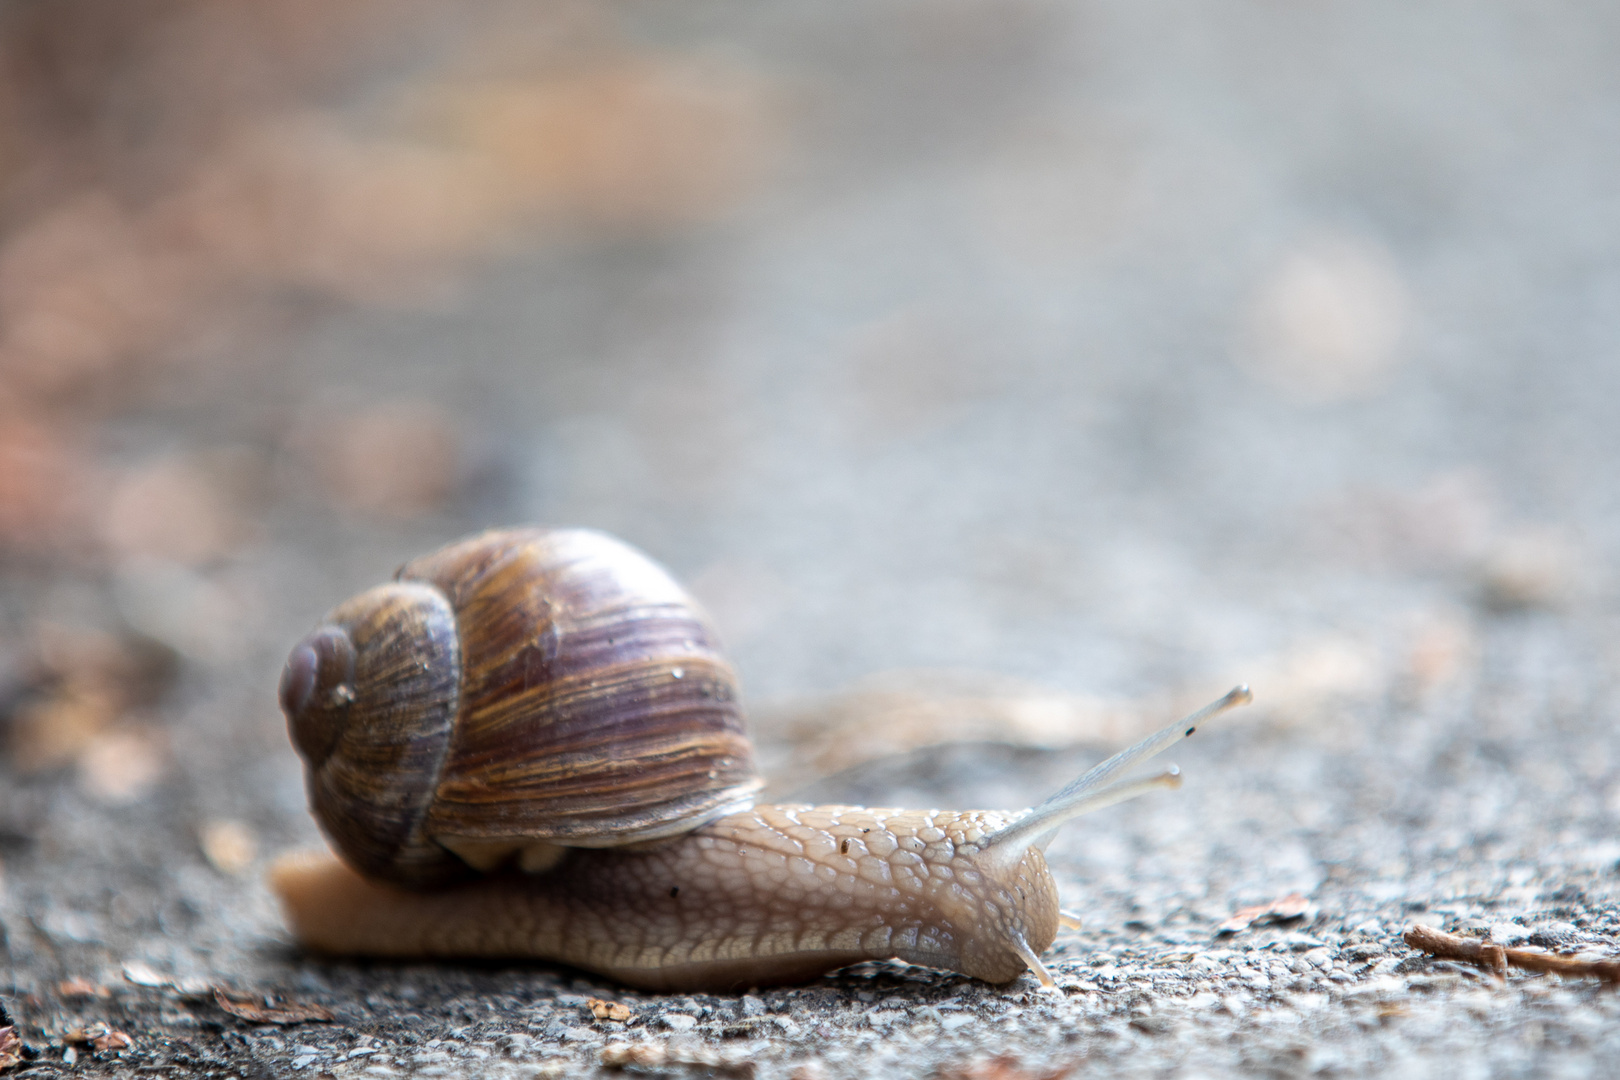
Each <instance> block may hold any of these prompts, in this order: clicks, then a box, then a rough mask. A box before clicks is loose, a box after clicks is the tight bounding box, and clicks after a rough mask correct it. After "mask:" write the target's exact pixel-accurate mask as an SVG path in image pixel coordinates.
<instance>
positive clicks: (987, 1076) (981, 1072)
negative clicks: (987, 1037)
mask: <svg viewBox="0 0 1620 1080" xmlns="http://www.w3.org/2000/svg"><path fill="white" fill-rule="evenodd" d="M1073 1071H1074V1066H1072V1065H1058V1066H1055V1067H1054V1068H1050V1069H1044V1070H1040V1071H1033V1070H1031V1069H1029V1068H1027V1067H1026V1066H1025V1065H1024V1063H1023V1062H1021V1061H1019V1060H1018V1059H1017V1058H1015V1057H1013V1056H1012V1055H1011V1054H1000V1055H998V1056H996V1057H993V1058H990V1059H989V1060H987V1061H973V1062H968V1063H966V1064H962V1065H947V1066H945V1067H944V1068H942V1069H940V1070H939V1071H938V1072H937V1073H935V1074H934V1075H935V1076H936V1077H937V1080H1062V1078H1063V1077H1065V1076H1068V1075H1069V1074H1070V1073H1071V1072H1073Z"/></svg>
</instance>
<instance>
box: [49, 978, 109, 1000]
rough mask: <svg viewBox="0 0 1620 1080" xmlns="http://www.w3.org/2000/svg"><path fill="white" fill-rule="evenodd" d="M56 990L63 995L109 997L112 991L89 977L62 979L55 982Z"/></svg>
mask: <svg viewBox="0 0 1620 1080" xmlns="http://www.w3.org/2000/svg"><path fill="white" fill-rule="evenodd" d="M56 992H57V993H58V994H60V995H62V996H63V997H98V998H104V997H111V996H112V991H111V990H109V989H107V988H106V987H105V986H102V985H101V984H100V983H97V982H92V981H90V980H89V979H80V978H73V979H63V980H62V981H61V982H59V983H57V984H56Z"/></svg>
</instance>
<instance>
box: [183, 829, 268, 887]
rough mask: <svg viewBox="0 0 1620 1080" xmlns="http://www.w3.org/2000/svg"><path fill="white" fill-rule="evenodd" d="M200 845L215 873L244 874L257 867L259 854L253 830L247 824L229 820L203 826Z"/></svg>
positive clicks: (199, 839) (199, 838)
mask: <svg viewBox="0 0 1620 1080" xmlns="http://www.w3.org/2000/svg"><path fill="white" fill-rule="evenodd" d="M198 841H199V843H200V844H201V845H202V851H203V855H204V856H205V857H206V858H207V859H208V861H209V862H210V863H213V865H214V869H216V870H218V871H220V872H221V873H224V874H232V875H235V874H240V873H241V872H242V871H244V870H246V869H247V868H248V867H249V866H252V865H253V860H254V859H255V858H256V857H257V856H258V853H259V842H258V839H257V838H256V837H255V836H254V835H253V830H252V829H251V828H249V827H248V826H247V825H246V824H245V823H244V822H240V821H234V820H231V819H228V818H225V819H220V820H218V821H210V822H208V823H206V824H205V825H203V827H202V829H201V831H200V833H199V835H198Z"/></svg>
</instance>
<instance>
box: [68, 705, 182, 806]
mask: <svg viewBox="0 0 1620 1080" xmlns="http://www.w3.org/2000/svg"><path fill="white" fill-rule="evenodd" d="M168 761H169V749H168V739H167V737H166V736H165V734H164V732H163V731H162V730H161V729H159V728H155V727H151V726H148V725H129V726H126V727H121V728H118V729H115V730H112V731H107V732H104V733H102V734H100V735H97V736H96V737H95V738H94V739H92V740H91V742H90V744H89V745H88V746H86V747H85V749H84V752H83V753H82V754H80V755H79V787H80V788H81V789H82V790H83V791H84V793H85V794H86V795H89V796H90V797H91V798H93V799H95V800H96V801H98V802H102V803H106V804H107V805H110V806H120V805H123V804H126V803H131V802H134V801H136V800H137V799H139V798H141V797H142V796H143V795H145V794H146V793H147V792H149V791H151V790H152V788H153V787H154V786H155V785H156V784H157V782H158V781H159V780H160V779H162V778H163V774H164V772H165V770H166V769H167V768H168Z"/></svg>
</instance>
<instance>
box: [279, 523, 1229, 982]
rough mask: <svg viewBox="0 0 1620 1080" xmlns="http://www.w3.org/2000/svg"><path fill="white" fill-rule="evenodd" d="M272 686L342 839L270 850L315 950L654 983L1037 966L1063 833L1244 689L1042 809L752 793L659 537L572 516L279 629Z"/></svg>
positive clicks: (325, 819)
mask: <svg viewBox="0 0 1620 1080" xmlns="http://www.w3.org/2000/svg"><path fill="white" fill-rule="evenodd" d="M280 696H281V706H282V709H283V711H284V712H285V713H286V715H287V727H288V730H289V733H290V734H291V737H292V741H293V743H294V745H295V746H296V747H297V749H298V752H299V754H300V755H302V757H303V759H304V763H305V776H306V780H307V783H308V788H309V796H310V804H311V809H312V811H313V812H314V814H315V816H316V818H317V819H318V820H319V822H320V824H321V827H322V829H323V830H324V832H325V833H326V836H327V837H328V839H329V840H330V841H331V843H332V845H333V846H334V847H335V848H336V849H337V853H338V857H336V858H334V857H333V856H331V855H327V854H325V853H322V854H319V855H307V854H296V855H291V856H287V857H285V858H283V859H282V860H280V861H279V862H278V863H277V865H276V866H275V867H274V868H273V869H272V871H271V883H272V886H273V888H274V889H275V891H276V892H277V893H278V894H279V895H280V899H281V902H282V906H283V908H284V910H285V912H286V914H287V918H288V921H289V923H290V925H291V927H292V931H293V933H294V935H295V936H296V937H297V938H298V940H299V941H300V942H301V943H302V944H303V945H304V946H305V947H307V948H309V949H312V950H316V951H319V952H324V953H329V954H339V955H353V956H370V957H391V958H423V957H444V958H452V957H460V958H490V959H533V960H544V961H554V962H559V963H565V964H570V965H572V966H574V967H577V968H583V969H585V970H587V971H592V972H596V973H599V974H602V975H606V976H608V977H610V978H613V979H616V980H618V981H619V982H622V983H626V984H628V985H631V986H636V987H642V988H645V989H655V990H716V989H737V988H743V987H751V986H763V985H770V984H777V983H785V982H794V981H802V980H805V979H810V978H814V977H816V976H818V975H821V974H823V973H825V972H828V971H831V970H833V969H835V968H839V967H843V966H845V965H848V964H853V963H857V962H859V961H863V960H881V959H888V958H891V957H899V958H900V959H902V960H906V961H909V962H911V963H915V964H924V965H928V966H930V967H936V968H945V969H949V970H951V971H957V972H961V973H963V974H966V975H970V976H974V977H976V978H980V979H983V980H985V981H987V982H991V983H1006V982H1010V981H1012V980H1013V979H1015V978H1017V977H1018V976H1019V975H1020V974H1022V973H1023V972H1024V971H1025V970H1026V969H1027V970H1030V971H1032V972H1034V973H1035V975H1036V977H1038V978H1039V979H1040V981H1041V982H1042V983H1043V984H1046V985H1048V986H1050V985H1051V981H1052V980H1051V977H1050V975H1048V974H1047V971H1046V968H1045V967H1044V966H1043V965H1042V964H1041V961H1040V954H1041V953H1042V952H1043V951H1044V950H1045V949H1046V948H1047V946H1049V945H1050V944H1051V943H1052V940H1053V938H1054V937H1056V935H1057V929H1058V925H1059V921H1060V919H1059V914H1058V900H1057V887H1056V885H1055V884H1054V883H1053V880H1052V876H1051V874H1050V872H1049V871H1048V870H1047V866H1046V861H1045V859H1044V857H1043V855H1042V851H1043V850H1044V849H1045V847H1046V845H1047V843H1048V841H1050V840H1051V838H1052V836H1053V835H1054V834H1055V833H1056V831H1057V829H1058V827H1059V826H1060V825H1062V824H1063V823H1064V822H1066V821H1068V820H1069V819H1070V818H1073V817H1076V816H1078V815H1080V814H1083V813H1086V812H1088V811H1091V810H1097V809H1100V808H1102V807H1104V806H1108V805H1111V804H1113V803H1116V802H1120V801H1122V800H1124V799H1129V798H1132V797H1134V796H1136V795H1140V794H1143V793H1145V792H1147V791H1149V790H1151V789H1153V788H1157V787H1173V786H1176V785H1177V784H1178V783H1179V780H1180V776H1179V773H1178V772H1177V770H1176V769H1175V768H1174V767H1173V766H1172V767H1171V768H1170V769H1168V770H1166V771H1165V772H1162V773H1160V774H1158V775H1154V776H1149V777H1146V778H1143V779H1128V778H1124V777H1123V774H1124V773H1125V771H1126V770H1128V769H1129V768H1131V767H1132V766H1135V765H1137V764H1138V763H1140V762H1142V761H1143V760H1145V759H1147V758H1149V757H1151V756H1153V755H1154V754H1157V753H1159V752H1160V751H1162V750H1164V749H1166V748H1167V747H1169V746H1170V745H1172V744H1173V743H1175V742H1176V741H1178V740H1179V739H1181V738H1183V737H1185V736H1187V735H1191V734H1192V733H1193V731H1194V729H1195V728H1196V727H1197V725H1198V724H1199V723H1201V722H1202V721H1204V720H1205V719H1207V718H1209V717H1211V716H1213V715H1215V714H1216V713H1219V712H1222V711H1224V710H1226V709H1228V708H1230V707H1232V706H1234V705H1239V704H1243V703H1245V702H1247V701H1248V700H1249V699H1250V695H1249V691H1248V689H1247V688H1246V687H1241V686H1240V687H1238V688H1236V689H1234V690H1233V691H1231V692H1230V693H1228V694H1227V695H1226V696H1225V697H1223V698H1221V699H1220V700H1219V701H1216V702H1214V703H1213V704H1211V705H1209V706H1207V707H1205V708H1204V709H1201V710H1199V711H1198V712H1196V713H1194V714H1193V715H1192V716H1190V717H1188V718H1187V719H1186V720H1183V721H1181V722H1180V723H1178V724H1175V725H1172V726H1171V727H1168V728H1165V729H1164V730H1163V731H1160V732H1158V733H1157V734H1155V735H1151V736H1149V737H1148V738H1147V739H1145V740H1143V741H1142V742H1140V743H1138V744H1137V745H1135V746H1133V747H1131V748H1129V749H1127V750H1125V751H1123V752H1121V753H1119V754H1116V755H1115V756H1114V757H1112V758H1109V759H1108V760H1107V761H1105V762H1103V763H1102V764H1100V765H1098V766H1096V767H1095V768H1093V769H1091V770H1090V771H1089V772H1087V773H1086V774H1085V775H1083V776H1081V777H1080V778H1079V779H1077V780H1076V781H1074V783H1072V784H1070V785H1069V786H1068V787H1066V788H1064V789H1063V790H1062V791H1060V792H1058V793H1057V794H1056V795H1054V796H1052V797H1051V798H1050V799H1048V800H1047V801H1046V802H1044V803H1042V804H1040V805H1039V806H1037V807H1034V808H1033V809H1031V810H1027V811H1018V812H1008V811H997V810H972V811H951V810H886V809H867V808H865V807H855V806H815V807H812V806H798V805H783V806H773V805H756V804H755V795H756V794H757V793H758V792H759V790H760V788H761V787H762V781H761V780H760V778H759V776H758V774H757V772H756V771H755V769H754V764H753V754H752V750H751V748H750V745H749V742H748V739H747V735H746V733H745V731H744V724H743V718H742V715H741V712H740V709H739V707H738V703H737V693H736V678H735V675H734V674H733V672H732V670H731V668H730V666H729V665H727V663H726V662H725V660H724V659H723V658H722V657H721V656H720V654H719V653H718V651H717V650H716V646H715V643H714V636H713V634H712V632H711V631H710V629H709V627H708V625H707V623H706V622H705V621H704V619H703V617H702V616H701V614H700V613H699V612H698V610H697V609H696V607H695V606H694V604H693V602H692V601H691V600H690V599H689V598H688V596H687V595H686V593H685V592H684V591H683V590H682V589H681V588H680V586H678V585H677V584H676V583H675V582H674V580H673V579H671V578H670V576H669V575H668V574H667V573H666V572H665V571H664V570H662V569H661V568H660V567H658V566H657V565H656V564H654V563H653V562H652V561H651V560H649V559H648V558H647V557H646V556H644V555H642V554H641V553H640V552H638V551H636V550H634V549H633V548H631V547H629V546H628V545H626V544H623V543H621V542H620V541H618V540H615V539H613V538H612V537H609V536H606V535H604V534H602V533H598V532H593V531H590V530H584V529H513V530H504V531H495V532H488V533H484V534H482V535H479V536H474V537H471V538H469V539H466V540H462V541H460V542H458V543H455V544H452V545H450V546H449V547H446V548H444V549H442V550H440V551H438V552H435V553H433V554H431V555H427V556H424V557H422V558H420V559H417V560H415V561H412V562H409V563H407V564H405V566H403V567H401V568H400V570H399V572H398V573H397V574H396V575H395V580H394V581H393V582H391V583H390V584H387V585H382V586H379V587H378V588H375V589H372V590H370V591H368V592H365V593H361V594H360V595H359V596H356V597H354V598H353V599H351V600H349V601H347V602H345V603H343V604H340V605H339V606H338V607H337V608H335V609H334V610H333V611H331V612H330V613H329V614H328V615H327V617H326V619H325V620H324V622H323V623H322V625H321V626H320V627H318V628H317V629H315V630H314V631H313V632H311V633H310V634H309V635H308V636H307V637H305V638H304V640H303V641H301V642H300V643H299V644H298V645H297V646H296V647H295V648H294V649H293V651H292V655H291V656H290V657H289V659H288V661H287V666H286V669H285V670H284V672H283V674H282V679H281V690H280ZM340 860H341V861H340Z"/></svg>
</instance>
